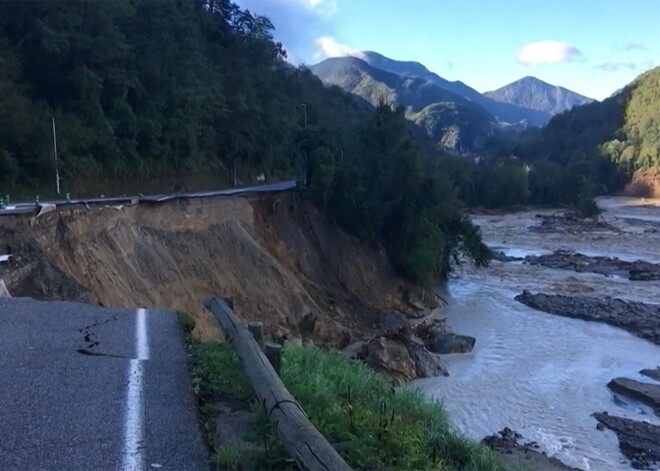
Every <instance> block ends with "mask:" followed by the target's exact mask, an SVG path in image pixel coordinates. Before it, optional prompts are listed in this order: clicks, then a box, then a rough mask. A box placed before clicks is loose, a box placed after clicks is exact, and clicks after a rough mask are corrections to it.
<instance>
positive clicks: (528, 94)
mask: <svg viewBox="0 0 660 471" xmlns="http://www.w3.org/2000/svg"><path fill="white" fill-rule="evenodd" d="M484 95H485V96H487V97H488V98H492V99H493V100H495V101H499V102H502V103H509V104H511V105H516V106H520V107H522V108H527V109H531V110H537V111H541V112H543V113H548V114H551V115H556V114H558V113H562V112H564V111H568V110H570V109H572V108H573V107H574V106H579V105H584V104H586V103H591V102H592V101H594V100H593V99H591V98H588V97H586V96H584V95H580V94H579V93H575V92H573V91H571V90H568V89H566V88H564V87H557V86H555V85H551V84H549V83H546V82H544V81H543V80H539V79H537V78H536V77H524V78H521V79H520V80H516V81H515V82H512V83H510V84H508V85H505V86H504V87H502V88H498V89H497V90H494V91H492V92H486V93H484Z"/></svg>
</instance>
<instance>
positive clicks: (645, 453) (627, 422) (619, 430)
mask: <svg viewBox="0 0 660 471" xmlns="http://www.w3.org/2000/svg"><path fill="white" fill-rule="evenodd" d="M594 417H595V418H596V420H598V421H599V422H600V423H602V424H604V425H605V426H606V427H607V428H609V429H611V430H613V431H614V432H615V433H616V434H617V437H619V448H620V449H621V452H622V453H623V454H624V455H625V456H626V457H627V458H628V459H629V460H630V462H631V464H632V466H633V468H635V469H653V467H654V466H656V465H657V464H660V426H658V425H653V424H651V423H649V422H642V421H637V420H632V419H626V418H623V417H616V416H613V415H609V414H608V413H607V412H602V413H597V414H594Z"/></svg>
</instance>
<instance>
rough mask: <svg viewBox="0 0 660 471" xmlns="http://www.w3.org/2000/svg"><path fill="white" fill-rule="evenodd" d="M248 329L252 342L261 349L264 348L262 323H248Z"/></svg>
mask: <svg viewBox="0 0 660 471" xmlns="http://www.w3.org/2000/svg"><path fill="white" fill-rule="evenodd" d="M248 329H250V332H252V335H253V336H254V340H256V342H257V343H258V344H259V346H260V347H261V349H262V350H263V348H264V323H263V322H250V323H249V324H248Z"/></svg>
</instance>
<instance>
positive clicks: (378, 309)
mask: <svg viewBox="0 0 660 471" xmlns="http://www.w3.org/2000/svg"><path fill="white" fill-rule="evenodd" d="M0 252H5V253H11V254H12V255H13V257H12V258H11V260H10V262H9V263H6V264H3V265H0V278H1V279H4V281H5V283H6V284H7V288H8V289H9V292H10V293H11V294H12V295H13V296H29V297H34V298H37V299H66V300H77V301H84V302H92V303H99V304H102V305H106V306H122V307H146V308H156V307H160V308H170V309H181V310H184V311H187V312H189V313H191V314H192V315H193V316H194V317H195V318H196V320H197V327H196V330H195V335H196V336H197V337H199V338H213V337H218V336H219V335H220V332H219V330H218V328H217V326H216V324H215V322H214V321H213V319H212V318H211V317H210V315H209V314H208V313H207V312H206V311H205V310H204V308H203V306H202V302H203V300H204V299H205V298H206V297H208V296H211V295H220V296H225V297H229V298H231V299H232V300H233V301H234V304H235V306H236V311H237V314H238V315H239V316H241V317H242V318H243V319H244V320H246V321H247V320H261V321H263V322H264V323H265V328H266V329H267V332H268V333H269V334H270V335H271V336H273V337H275V338H278V337H279V338H282V337H289V338H301V339H303V340H304V341H307V340H312V341H314V342H315V343H317V344H323V345H332V346H337V347H343V346H345V345H347V344H349V343H350V342H353V341H356V340H362V339H365V338H369V337H370V336H372V335H373V334H374V333H376V332H378V331H379V330H382V329H383V328H387V327H388V326H387V325H386V324H387V322H384V321H383V320H384V319H391V317H392V316H393V315H394V314H389V315H387V316H386V315H383V313H386V312H394V311H396V312H398V313H403V314H404V315H414V313H415V311H416V308H415V307H414V306H413V305H412V304H411V303H410V302H408V301H407V300H408V299H410V298H409V297H408V293H415V289H414V287H412V286H410V285H408V284H407V283H405V282H404V281H403V280H402V279H400V278H399V277H397V276H396V275H395V273H394V271H393V269H392V267H391V266H390V264H389V261H388V258H387V257H386V255H385V254H384V253H383V252H381V251H378V250H375V249H371V248H366V247H364V246H362V245H361V244H360V243H359V242H358V241H357V240H356V239H354V238H352V237H350V236H349V235H347V234H346V233H344V232H342V231H340V230H339V229H338V228H336V227H334V226H331V225H329V224H327V223H326V222H325V219H324V218H323V217H322V216H321V214H319V212H318V211H317V209H316V208H315V207H314V206H313V205H311V204H309V203H307V202H306V201H305V200H304V199H303V198H302V197H301V196H300V195H299V194H298V193H278V194H269V195H260V196H252V197H245V198H243V197H233V198H215V199H195V200H177V201H174V202H170V203H166V204H162V205H153V206H149V205H135V206H125V207H119V208H112V207H106V208H78V209H62V210H59V209H58V210H56V211H54V212H51V213H48V214H45V215H43V216H41V217H39V218H38V219H30V218H27V217H11V218H3V219H0ZM412 297H413V298H414V294H413V296H412ZM394 316H395V317H398V316H397V315H394Z"/></svg>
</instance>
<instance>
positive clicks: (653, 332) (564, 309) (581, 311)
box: [515, 290, 660, 345]
mask: <svg viewBox="0 0 660 471" xmlns="http://www.w3.org/2000/svg"><path fill="white" fill-rule="evenodd" d="M515 299H516V301H518V302H520V303H522V304H525V305H526V306H529V307H531V308H533V309H538V310H539V311H544V312H549V313H550V314H557V315H560V316H566V317H572V318H575V319H584V320H588V321H598V322H604V323H606V324H610V325H613V326H615V327H620V328H622V329H625V330H627V331H629V332H632V333H633V334H635V335H637V336H638V337H641V338H644V339H647V340H650V341H651V342H653V343H655V344H656V345H660V305H656V304H645V303H640V302H633V301H624V300H621V299H614V298H611V297H609V296H605V297H589V296H564V295H560V294H556V295H551V294H543V293H537V294H532V293H530V292H529V291H527V290H525V291H523V292H522V294H519V295H518V296H516V298H515Z"/></svg>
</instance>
